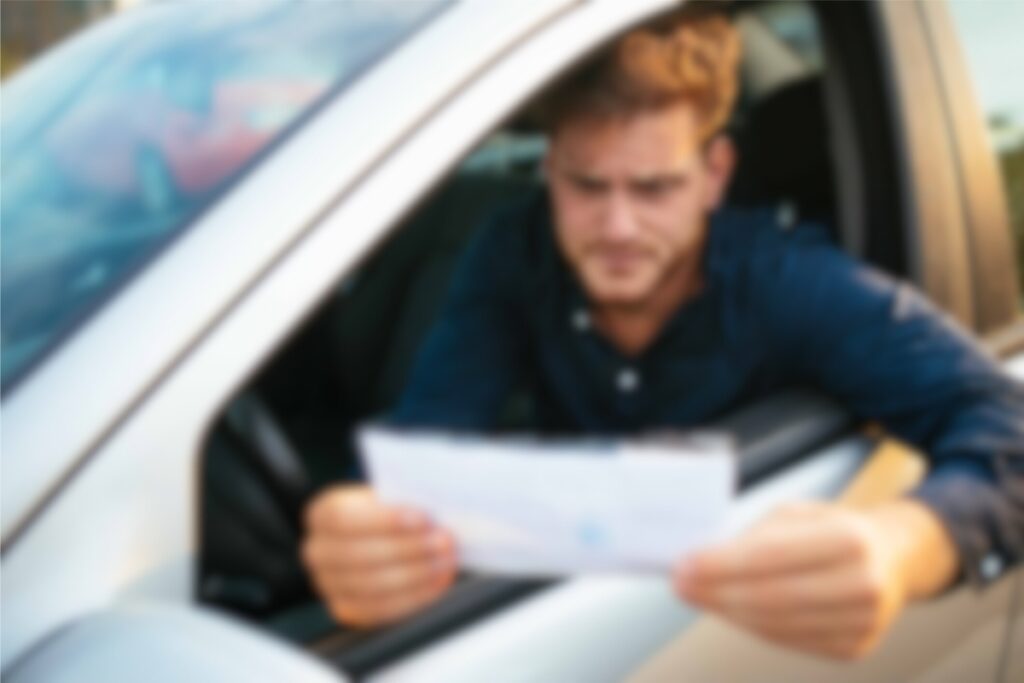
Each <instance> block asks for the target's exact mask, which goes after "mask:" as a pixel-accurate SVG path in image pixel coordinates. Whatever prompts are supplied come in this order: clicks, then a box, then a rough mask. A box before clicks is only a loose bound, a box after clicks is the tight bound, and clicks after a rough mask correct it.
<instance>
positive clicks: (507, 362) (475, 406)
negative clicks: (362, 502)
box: [389, 218, 523, 431]
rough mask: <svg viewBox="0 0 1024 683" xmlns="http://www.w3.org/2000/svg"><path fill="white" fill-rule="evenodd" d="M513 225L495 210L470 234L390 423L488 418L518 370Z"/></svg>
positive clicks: (458, 423)
mask: <svg viewBox="0 0 1024 683" xmlns="http://www.w3.org/2000/svg"><path fill="white" fill-rule="evenodd" d="M518 227H519V226H516V225H508V224H506V223H505V222H504V221H502V220H500V218H494V219H492V220H491V221H489V222H488V224H486V225H484V226H482V227H481V228H480V230H479V231H478V232H477V235H476V236H475V237H474V239H473V240H472V241H471V242H470V245H469V247H468V248H467V249H466V251H465V253H464V254H463V255H462V257H461V260H460V262H459V265H458V266H457V267H456V270H455V274H454V276H453V278H452V285H451V287H450V290H449V292H448V296H447V299H446V301H445V303H444V305H443V307H442V311H441V314H440V317H439V318H438V319H437V321H436V322H435V323H434V326H433V328H432V329H431V331H430V333H429V334H428V336H427V339H426V342H425V343H424V344H423V346H422V347H421V348H420V350H419V352H418V355H417V358H416V361H415V363H414V365H413V369H412V372H411V375H410V379H409V381H408V383H407V384H406V387H405V389H404V391H403V393H402V395H401V397H400V399H399V402H398V404H397V407H396V409H395V410H394V411H393V412H392V414H391V415H390V419H389V422H390V424H393V425H395V426H399V427H411V428H436V429H450V430H455V431H484V430H487V429H490V428H492V427H493V426H494V425H495V423H496V421H497V420H498V417H499V413H500V411H501V409H502V407H503V405H504V402H505V400H506V398H507V397H508V395H509V393H510V392H511V390H512V389H513V388H514V387H515V385H516V382H517V379H519V378H520V377H521V376H522V373H521V371H520V370H521V368H522V367H523V360H522V355H523V353H522V351H523V342H522V336H523V332H522V329H521V326H522V325H521V322H520V318H521V316H519V315H518V314H517V310H516V309H517V306H516V301H515V282H514V277H515V273H516V257H517V255H518V254H519V252H520V251H521V250H520V249H518V248H517V247H518V244H517V240H516V239H515V238H516V230H517V228H518ZM520 265H522V264H520Z"/></svg>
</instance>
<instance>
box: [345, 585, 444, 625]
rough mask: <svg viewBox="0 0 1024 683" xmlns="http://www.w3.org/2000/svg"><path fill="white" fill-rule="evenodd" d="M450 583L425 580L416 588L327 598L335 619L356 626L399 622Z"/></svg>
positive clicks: (426, 603) (420, 607) (423, 605)
mask: <svg viewBox="0 0 1024 683" xmlns="http://www.w3.org/2000/svg"><path fill="white" fill-rule="evenodd" d="M450 585H451V583H450V582H447V583H445V582H440V583H436V584H432V583H425V584H423V585H421V586H419V587H418V588H416V589H415V590H412V591H404V592H401V593H396V594H393V595H384V596H374V597H373V598H343V599H330V600H326V604H327V608H328V610H329V611H330V613H331V616H333V617H334V618H335V619H336V620H337V621H339V622H341V623H343V624H345V625H347V626H353V627H356V628H371V627H376V626H382V625H385V624H389V623H393V622H395V621H399V620H401V619H402V618H404V617H407V616H408V615H410V614H413V613H414V612H417V611H419V610H421V609H423V608H424V607H426V606H427V605H429V604H430V603H432V602H434V601H435V600H437V599H438V598H440V597H441V595H443V594H444V592H445V591H446V590H447V589H448V588H449V587H450Z"/></svg>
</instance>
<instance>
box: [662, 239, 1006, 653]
mask: <svg viewBox="0 0 1024 683" xmlns="http://www.w3.org/2000/svg"><path fill="white" fill-rule="evenodd" d="M752 273H753V277H752V278H751V282H752V283H757V286H756V287H754V288H753V289H754V290H756V291H755V292H754V293H753V296H752V300H753V301H754V305H755V306H756V307H757V308H758V310H759V311H761V312H762V313H763V318H762V320H761V325H760V328H761V329H760V330H759V334H758V336H759V337H761V338H764V339H765V340H766V341H767V342H768V343H770V344H772V345H773V347H774V348H773V350H772V352H771V353H772V355H773V356H775V357H778V358H782V359H784V360H785V361H786V362H787V364H788V366H789V367H788V370H789V372H791V373H794V374H796V375H797V376H802V377H803V378H804V379H805V380H806V381H808V382H810V383H813V384H817V385H818V386H820V387H821V388H822V389H824V390H825V391H826V392H828V393H830V394H832V395H834V396H836V397H837V398H839V399H840V400H841V401H843V402H844V404H845V405H846V406H847V407H848V408H849V409H851V410H852V411H853V412H854V413H855V414H857V415H858V416H860V417H862V418H865V419H874V420H878V421H880V422H882V423H883V424H884V425H885V426H886V427H887V428H888V429H889V430H890V431H892V432H893V433H895V434H896V435H898V436H900V437H901V438H903V439H905V440H906V441H909V442H910V443H913V444H915V445H916V446H918V447H919V448H921V450H923V451H924V452H925V453H926V454H927V455H928V456H929V460H930V464H931V469H930V473H929V476H928V477H927V479H926V480H925V482H924V483H923V484H922V485H921V486H920V487H919V488H918V489H917V490H915V491H914V492H912V493H911V494H910V495H909V496H908V497H905V498H902V499H900V500H896V501H892V502H889V503H885V504H882V505H879V506H876V507H873V508H871V509H851V508H846V507H842V506H840V505H837V504H819V505H814V506H812V507H811V508H807V507H804V506H801V507H798V508H796V509H795V510H794V509H789V510H783V511H780V512H778V513H776V514H775V515H773V516H771V517H769V518H768V519H767V520H765V521H764V522H763V523H762V524H761V525H758V527H756V528H755V529H753V530H751V531H750V532H749V533H747V534H746V535H744V536H743V537H742V538H740V539H737V540H735V541H733V542H732V543H729V544H726V545H724V546H722V547H719V548H715V549H711V550H709V551H708V552H706V553H702V554H700V555H698V556H697V557H695V558H693V561H691V562H689V563H686V564H685V565H684V566H683V567H681V568H680V571H679V572H678V576H677V587H678V589H679V591H680V593H681V595H683V597H684V598H686V599H689V600H691V601H693V602H694V603H696V604H699V605H701V606H704V607H707V608H709V609H714V610H716V611H718V612H720V613H721V614H723V615H725V616H726V617H728V618H730V619H731V620H733V621H734V622H737V623H739V624H741V625H745V626H747V627H748V628H750V629H751V630H754V631H755V632H758V633H760V634H761V635H763V636H765V637H767V638H770V639H772V640H775V641H777V642H780V643H783V644H786V645H788V646H791V647H796V648H799V649H804V650H808V651H811V652H815V653H819V654H825V655H830V656H835V657H856V656H861V655H863V654H865V653H867V652H869V651H870V650H871V649H872V648H873V647H874V645H875V644H876V643H877V642H878V640H879V639H880V637H881V635H882V634H884V632H885V631H886V630H887V628H888V626H889V624H890V623H891V622H892V620H893V619H894V618H895V616H896V615H897V614H898V613H899V611H900V610H901V609H902V606H903V604H904V603H905V602H906V601H908V600H914V599H922V598H927V597H929V596H932V595H936V594H937V593H939V592H941V591H942V590H944V589H945V588H947V587H948V586H949V585H951V583H953V582H954V581H955V580H956V578H957V576H958V575H959V576H966V577H968V578H970V579H971V580H973V581H974V582H976V583H978V584H983V583H985V582H986V581H989V580H991V579H993V578H995V574H998V572H993V571H991V567H992V566H993V563H998V564H999V565H1001V567H1002V566H1010V565H1012V564H1015V563H1018V562H1019V561H1020V560H1021V557H1022V555H1024V495H1022V490H1021V487H1022V481H1024V390H1022V388H1021V386H1020V385H1019V384H1016V383H1014V382H1013V381H1012V380H1011V379H1010V378H1008V377H1006V376H1005V374H1004V373H1002V371H1001V370H1000V368H999V367H998V365H997V364H996V363H995V361H994V360H993V359H991V358H989V357H988V356H987V355H986V354H985V353H984V352H983V351H982V350H981V349H980V348H979V347H978V346H977V344H976V343H975V342H974V341H973V340H972V339H971V338H970V337H969V335H968V334H967V333H966V332H964V331H963V330H961V329H960V328H958V327H957V326H956V325H955V324H954V323H953V322H952V321H950V320H949V319H948V318H946V317H945V316H943V315H942V314H941V313H939V312H938V311H937V310H936V309H935V308H934V307H932V306H931V305H930V304H929V303H928V302H927V301H925V300H924V299H923V298H922V297H921V296H919V295H917V294H916V293H915V292H914V291H913V290H912V289H910V288H909V287H906V286H904V285H898V284H897V283H895V282H893V281H892V280H890V279H889V278H887V277H885V276H882V275H881V274H879V273H876V272H874V271H872V270H871V269H869V268H866V267H864V266H862V265H860V264H858V263H856V262H855V261H853V260H852V259H850V258H849V257H847V256H846V255H844V254H842V253H841V252H838V251H836V250H835V249H832V248H831V247H828V246H824V245H822V246H819V247H806V246H804V247H801V248H799V249H794V250H791V251H789V252H779V253H777V254H774V255H771V256H766V257H764V258H762V260H760V261H758V262H757V263H756V264H754V266H753V267H752ZM990 558H997V559H996V560H992V559H990ZM983 567H986V569H984V570H983V569H982V568H983ZM1001 567H1000V569H1001Z"/></svg>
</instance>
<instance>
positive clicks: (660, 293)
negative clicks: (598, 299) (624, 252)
mask: <svg viewBox="0 0 1024 683" xmlns="http://www.w3.org/2000/svg"><path fill="white" fill-rule="evenodd" d="M703 288H704V278H703V272H702V268H701V258H700V257H699V256H697V257H695V258H693V259H690V260H687V261H685V262H682V263H680V264H679V265H678V266H677V267H675V268H673V269H672V270H671V271H670V272H669V273H668V274H667V275H666V277H665V279H664V280H663V281H662V282H661V283H660V284H659V285H658V287H657V288H656V290H655V292H654V294H653V295H652V296H650V297H648V298H647V299H645V300H644V301H642V302H639V303H636V304H629V305H614V304H613V305H605V306H597V307H595V309H594V311H593V316H594V323H595V325H596V326H597V328H598V329H599V330H600V331H601V332H602V333H604V334H605V336H607V337H608V338H609V339H610V340H611V342H612V344H613V345H614V346H615V347H616V348H617V349H619V350H620V351H621V352H623V353H624V354H626V355H627V356H639V355H640V354H642V353H643V352H644V351H645V350H647V348H648V347H649V346H650V345H651V344H652V343H654V340H655V339H656V338H657V336H658V334H659V333H660V332H661V330H662V328H664V327H665V324H666V323H667V322H668V321H669V319H670V318H671V317H672V316H673V314H675V312H676V311H678V310H679V308H680V307H681V306H682V305H683V304H685V303H687V302H688V301H690V300H691V299H693V298H694V297H696V296H697V295H698V294H700V292H701V291H702V290H703Z"/></svg>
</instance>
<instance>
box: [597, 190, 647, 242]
mask: <svg viewBox="0 0 1024 683" xmlns="http://www.w3.org/2000/svg"><path fill="white" fill-rule="evenodd" d="M609 194H610V196H609V197H608V204H607V208H606V210H605V220H604V234H605V238H606V239H608V240H611V241H628V240H630V239H632V238H633V237H634V236H635V235H636V234H637V231H638V229H639V224H638V222H637V218H636V215H635V213H634V210H633V205H632V203H631V202H630V200H629V196H628V195H627V193H626V192H623V191H622V190H619V189H615V190H612V191H611V192H610V193H609Z"/></svg>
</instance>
